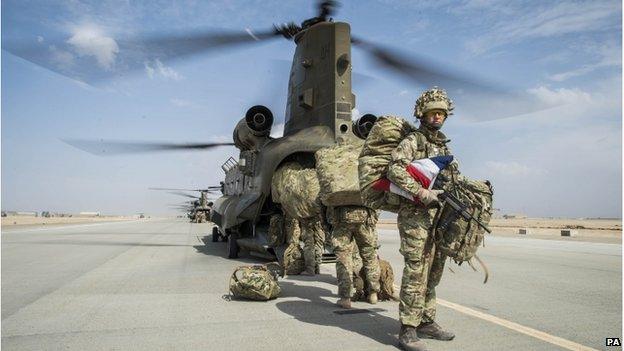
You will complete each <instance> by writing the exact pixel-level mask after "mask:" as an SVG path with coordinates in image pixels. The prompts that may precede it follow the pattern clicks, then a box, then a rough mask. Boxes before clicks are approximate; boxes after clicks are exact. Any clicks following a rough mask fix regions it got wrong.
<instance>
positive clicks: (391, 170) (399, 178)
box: [388, 125, 458, 195]
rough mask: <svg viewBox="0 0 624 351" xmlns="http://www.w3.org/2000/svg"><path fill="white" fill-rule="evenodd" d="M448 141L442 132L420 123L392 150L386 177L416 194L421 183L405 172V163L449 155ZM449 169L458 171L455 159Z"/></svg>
mask: <svg viewBox="0 0 624 351" xmlns="http://www.w3.org/2000/svg"><path fill="white" fill-rule="evenodd" d="M448 142H449V140H447V139H446V136H445V135H444V134H442V132H440V131H437V132H436V131H430V130H428V129H426V128H425V127H423V126H422V125H421V126H420V128H418V130H417V131H415V132H413V133H411V134H409V135H408V136H407V137H406V138H405V139H403V141H401V143H399V145H398V146H397V148H396V149H394V151H392V159H391V161H390V164H389V166H388V179H390V181H391V182H393V183H394V184H396V185H397V186H399V187H400V188H402V189H404V190H407V191H409V192H410V193H412V194H414V195H416V193H417V192H418V190H419V189H420V188H422V185H420V183H418V182H417V181H416V180H415V179H414V178H413V177H412V176H411V175H410V174H409V173H408V172H407V169H406V167H407V165H408V164H410V163H411V162H412V161H414V160H419V159H422V158H426V157H433V156H441V155H450V154H451V152H450V150H449V148H448V146H447V143H448ZM450 169H453V172H457V173H458V165H457V162H456V161H455V160H453V162H452V163H451V166H450ZM445 171H449V170H448V169H447V170H445ZM445 171H443V173H445Z"/></svg>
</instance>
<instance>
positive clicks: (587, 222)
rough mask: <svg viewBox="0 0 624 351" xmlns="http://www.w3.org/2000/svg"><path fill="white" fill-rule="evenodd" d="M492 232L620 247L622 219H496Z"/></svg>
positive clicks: (388, 223) (386, 224)
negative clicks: (564, 234) (570, 234)
mask: <svg viewBox="0 0 624 351" xmlns="http://www.w3.org/2000/svg"><path fill="white" fill-rule="evenodd" d="M377 226H378V227H379V228H380V229H394V228H396V220H394V219H391V220H390V219H385V220H384V219H382V220H380V221H379V224H378V225H377ZM490 228H491V229H492V230H493V232H494V234H492V235H494V236H528V237H532V238H536V239H559V240H561V238H562V237H561V230H562V229H571V230H573V231H576V235H575V236H573V237H565V240H570V241H591V242H604V243H621V241H622V220H621V219H567V218H510V219H505V218H493V219H492V220H491V221H490ZM520 228H523V229H528V234H525V235H523V234H519V231H518V230H519V229H520Z"/></svg>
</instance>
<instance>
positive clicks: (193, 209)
mask: <svg viewBox="0 0 624 351" xmlns="http://www.w3.org/2000/svg"><path fill="white" fill-rule="evenodd" d="M149 189H150V190H166V191H169V192H170V193H171V194H174V195H179V196H184V197H187V198H191V199H195V200H191V201H190V202H189V204H188V205H185V206H177V205H176V207H177V208H179V209H183V210H188V217H189V219H190V220H191V222H193V223H204V222H207V221H208V219H209V218H210V212H211V211H212V206H213V205H214V203H213V202H212V201H210V199H208V194H211V193H214V192H215V191H216V189H221V187H218V186H210V187H208V188H207V189H177V188H149ZM181 191H196V192H199V196H195V195H190V194H187V193H183V192H181Z"/></svg>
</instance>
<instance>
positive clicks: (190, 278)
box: [2, 219, 622, 351]
mask: <svg viewBox="0 0 624 351" xmlns="http://www.w3.org/2000/svg"><path fill="white" fill-rule="evenodd" d="M210 229H211V225H209V224H191V223H188V222H187V221H185V220H182V219H179V220H141V221H132V222H116V223H96V224H86V225H70V226H63V227H53V228H52V227H51V228H45V227H37V228H27V229H19V228H11V229H8V230H3V232H2V349H3V350H41V349H46V350H61V349H63V350H112V349H115V350H135V349H141V350H153V349H156V350H171V349H182V350H198V349H203V350H338V349H339V350H396V349H397V348H396V345H397V333H398V330H399V322H398V303H396V302H380V303H378V304H377V305H369V304H367V303H355V304H354V306H355V307H356V310H353V311H352V312H353V313H349V314H338V313H335V312H336V311H340V309H339V308H338V307H337V306H335V302H336V300H337V295H336V293H337V288H336V285H335V269H334V267H333V265H331V264H326V265H323V266H322V269H321V271H322V272H321V273H322V274H321V275H318V276H316V277H300V276H290V277H288V278H286V279H283V280H280V285H281V287H282V294H281V296H280V297H279V298H277V299H276V300H273V301H269V302H253V301H228V300H227V299H224V295H225V294H227V290H228V281H229V277H230V274H231V273H232V271H233V270H234V268H235V267H237V266H239V265H243V264H249V263H253V262H263V261H262V260H260V259H256V258H253V257H250V256H243V257H242V258H241V259H237V260H229V259H227V258H225V254H226V247H225V244H224V243H221V242H219V243H212V242H210V243H208V245H206V246H204V244H203V243H202V242H201V241H200V240H199V238H200V237H202V236H203V235H206V234H207V233H209V231H210ZM380 244H381V245H382V247H381V249H380V256H381V257H382V258H385V259H387V260H389V261H390V262H391V263H392V266H393V268H394V271H395V278H396V281H397V284H399V283H400V277H401V270H402V267H403V264H402V257H401V256H400V254H399V252H398V248H399V238H398V233H397V231H396V230H381V231H380ZM485 245H486V246H485V247H484V248H481V249H480V257H481V258H482V259H483V260H484V261H485V262H486V264H487V266H488V267H489V270H490V278H489V282H488V283H487V284H485V285H484V284H483V282H482V281H483V273H482V272H481V271H480V272H473V271H472V269H471V268H470V267H468V266H467V265H462V266H461V267H457V266H456V265H451V268H452V269H453V271H454V272H455V273H452V272H450V271H449V270H448V269H447V270H446V271H445V274H444V277H443V278H442V282H441V284H440V286H439V288H438V290H437V291H438V298H439V307H438V318H437V320H438V322H439V323H440V324H441V325H443V326H444V327H446V328H448V329H450V330H452V331H454V332H455V333H456V334H457V337H456V338H455V340H453V341H450V342H442V341H427V343H428V345H429V347H430V349H431V350H481V351H483V350H592V349H596V350H613V349H620V348H616V347H606V346H605V338H607V337H619V338H620V340H621V339H622V335H621V333H622V246H621V245H620V244H604V243H593V242H592V243H588V242H578V241H575V242H571V241H570V242H566V241H565V240H563V239H562V240H555V241H553V240H539V239H531V238H527V237H518V238H509V237H496V236H493V237H488V238H487V239H486V244H485ZM477 268H478V267H477ZM366 309H367V310H366Z"/></svg>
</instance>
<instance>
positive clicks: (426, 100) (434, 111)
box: [388, 87, 457, 351]
mask: <svg viewBox="0 0 624 351" xmlns="http://www.w3.org/2000/svg"><path fill="white" fill-rule="evenodd" d="M452 110H453V102H452V101H451V99H449V98H448V96H447V94H446V92H445V91H444V90H442V89H439V88H437V87H434V88H433V89H430V90H427V91H425V92H423V93H422V95H421V96H420V97H419V98H418V99H417V100H416V106H415V110H414V116H416V118H417V119H418V120H420V126H419V128H418V130H416V131H415V132H413V133H412V134H410V135H408V136H407V137H406V138H405V139H404V140H403V141H401V143H400V144H399V145H398V146H397V148H396V149H395V150H394V151H393V152H392V160H391V162H390V165H389V168H388V178H389V179H390V181H392V182H393V183H394V184H396V185H398V186H399V187H401V188H402V189H404V190H407V191H409V192H410V193H411V194H413V195H415V196H416V197H417V198H418V199H419V200H420V202H421V204H415V203H414V202H411V201H409V200H407V199H401V204H400V208H399V212H398V219H397V224H398V227H399V233H400V235H401V248H400V252H401V254H402V255H403V258H404V262H405V266H404V269H403V278H402V282H401V294H400V303H399V317H400V321H401V331H400V334H399V345H400V346H401V348H403V349H404V350H410V351H412V350H418V351H421V350H426V349H427V348H426V345H425V343H424V341H422V340H420V339H419V337H420V338H429V339H437V340H452V339H453V338H454V337H455V335H454V334H453V333H451V332H448V331H445V330H443V329H442V328H441V327H440V326H439V325H438V324H437V323H436V322H435V321H434V320H435V313H436V296H435V287H436V286H437V285H438V283H440V278H441V277H442V272H443V270H444V262H445V259H446V256H445V255H444V254H442V253H441V252H436V250H435V246H434V243H433V237H432V235H430V232H431V227H432V225H433V217H434V215H435V211H436V210H435V209H434V208H432V207H434V206H435V205H436V204H437V203H438V198H437V196H438V194H439V193H440V192H441V191H438V190H429V189H426V188H423V187H422V186H421V185H420V183H419V182H417V181H416V180H415V179H414V178H412V176H410V174H409V173H408V172H407V169H406V167H407V165H408V164H410V163H411V162H412V161H414V160H418V159H422V158H427V157H433V156H440V155H449V154H450V152H449V149H448V147H447V145H446V144H447V143H448V141H449V140H447V139H446V136H445V135H444V134H442V133H441V132H440V128H442V125H443V124H444V121H445V120H446V118H447V117H448V115H449V114H450V113H451V112H452ZM446 171H452V172H457V164H456V163H454V164H452V166H451V167H449V168H447V169H446V170H445V171H443V173H444V172H446ZM423 205H424V206H423Z"/></svg>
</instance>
